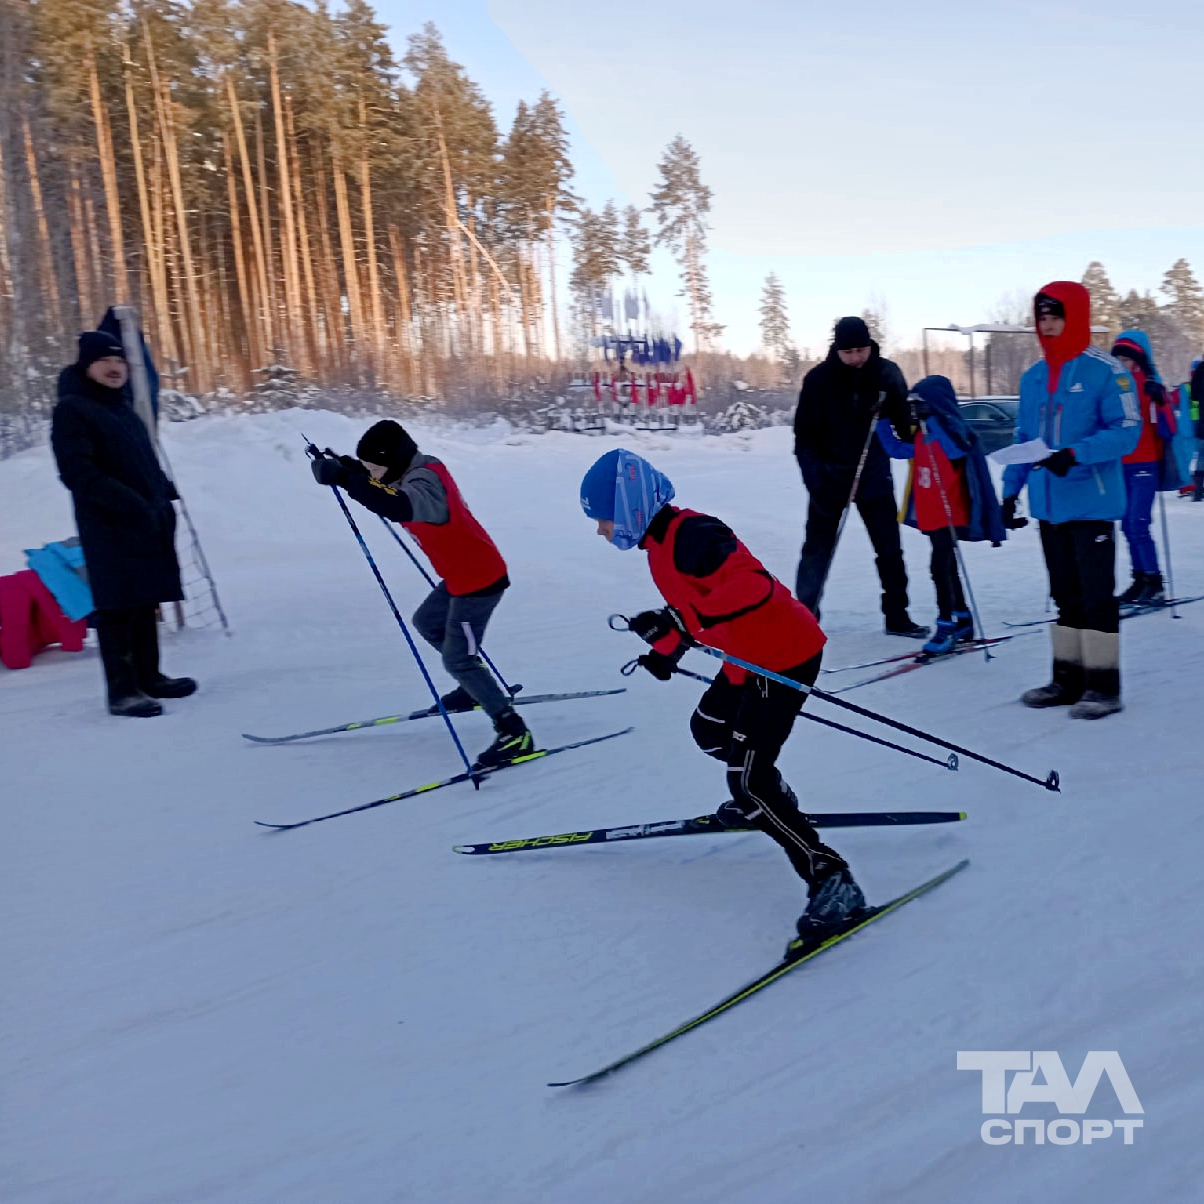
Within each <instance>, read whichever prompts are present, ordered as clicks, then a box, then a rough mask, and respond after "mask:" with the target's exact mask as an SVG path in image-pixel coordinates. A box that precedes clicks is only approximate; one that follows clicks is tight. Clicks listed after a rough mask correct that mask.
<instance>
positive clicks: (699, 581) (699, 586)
mask: <svg viewBox="0 0 1204 1204" xmlns="http://www.w3.org/2000/svg"><path fill="white" fill-rule="evenodd" d="M696 516H698V511H697V510H679V511H678V512H677V513H676V514H675V515H674V516H673V518H672V519H670V521H669V527H668V530H667V531H666V532H665V538H664V539H663V540H661V541H659V542H657V541H656V540H655V539H646V540H645V541H644V547H645V549H646V551H647V552H648V567H649V569H651V571H652V580H653V581H655V582H656V587H657V589H659V590H660V592H661V594H662V595H663V596H664V599H665V601H666V602H668V603H669V605H670V606H673V607H675V608H676V609H677V610H679V611H680V612H681V615H682V618H683V619H684V620H685V623H686V627H687V628H688V630H689V632H690V634H691V635H692V636H693V637H694V638H695V639H696V640H697V641H698V642H699V643H700V644H707V645H709V646H710V647H712V648H718V649H719V650H720V651H722V652H727V653H730V654H731V655H732V656H738V657H739V658H740V659H741V660H746V661H751V662H752V663H753V664H754V665H760V666H761V667H762V668H763V669H771V670H773V671H774V672H775V673H781V672H782V671H783V670H785V669H793V668H794V667H795V666H796V665H801V664H802V663H803V662H804V661H809V660H810V659H811V658H812V657H813V656H814V655H815V654H816V653H817V652H818V651H819V650H820V649H821V648H822V647H823V646H824V644H825V643H827V636H825V635H824V633H823V632H822V631H821V630H820V626H819V623H818V622H817V621H816V619H815V616H814V615H813V614H812V613H811V612H810V611H809V610H808V609H807V608H806V607H805V606H804V605H803V604H802V603H801V602H799V601H798V600H797V599H796V598H795V597H794V596H793V595H792V594H791V593H790V591H789V590H788V589H787V588H786V587H785V586H784V585H783V584H782V583H781V582H780V581H779V580H778V579H777V578H776V577H774V576H773V575H772V574H771V573H770V572H769V571H768V570H767V569H766V568H765V566H764V565H763V564H762V563H761V562H760V561H759V560H758V559H757V558H756V557H755V556H754V555H753V554H752V553H751V552H750V551H749V550H748V549H747V548H746V547H745V546H744V545H743V544H742V543H741V542H740V541H739V540H737V541H736V550H735V551H734V552H733V553H732V554H731V555H730V556H729V557H728V558H727V559H726V560H725V561H724V562H723V563H722V564H721V565H720V566H719V568H718V569H716V570H715V572H713V573H712V574H711V575H710V576H709V577H689V576H686V574H684V573H680V572H678V570H677V568H676V566H675V565H674V563H673V546H674V543H675V542H676V540H677V531H678V528H679V527H680V526H681V524H682V522H683V521H684V520H685V519H687V518H693V517H696ZM662 651H666V649H662ZM723 672H724V674H725V675H726V676H727V677H728V679H729V680H731V681H733V682H736V683H739V682H742V681H743V680H744V678H745V676H746V672H745V670H743V669H740V668H737V667H736V666H735V665H725V666H724V667H723Z"/></svg>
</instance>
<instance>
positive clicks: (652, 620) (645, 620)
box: [627, 606, 694, 680]
mask: <svg viewBox="0 0 1204 1204" xmlns="http://www.w3.org/2000/svg"><path fill="white" fill-rule="evenodd" d="M627 626H628V629H629V630H631V631H634V632H635V633H636V635H638V636H639V637H640V639H641V640H643V641H644V643H645V644H655V643H657V642H658V641H659V640H663V639H664V638H665V636H667V635H668V634H669V633H670V632H673V631H676V632H677V633H678V635H680V636H681V637H682V638H683V639H686V640H689V641H690V642H691V643H693V642H694V641H693V639H692V637H691V636H690V633H689V631H688V630H687V628H686V623H685V620H684V619H683V618H682V617H681V614H680V612H678V611H677V610H675V609H674V608H673V607H672V606H666V607H665V608H664V610H643V611H641V612H640V613H639V614H638V615H636V616H635V618H634V619H631V620H630V621H629V622H628V624H627ZM645 667H646V666H645ZM666 680H668V679H667V678H666Z"/></svg>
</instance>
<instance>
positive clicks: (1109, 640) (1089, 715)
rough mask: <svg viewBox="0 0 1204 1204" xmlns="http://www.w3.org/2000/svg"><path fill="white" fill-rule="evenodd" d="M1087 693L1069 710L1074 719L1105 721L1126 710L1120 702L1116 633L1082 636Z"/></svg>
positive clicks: (1088, 632) (1118, 643)
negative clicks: (1108, 717)
mask: <svg viewBox="0 0 1204 1204" xmlns="http://www.w3.org/2000/svg"><path fill="white" fill-rule="evenodd" d="M1083 669H1084V680H1085V684H1086V687H1087V688H1086V689H1085V690H1084V691H1083V697H1082V698H1081V699H1080V700H1079V701H1078V702H1076V703H1075V704H1074V706H1072V707H1071V708H1070V717H1071V718H1072V719H1104V718H1106V717H1107V716H1108V715H1115V714H1116V712H1117V711H1122V710H1124V703H1122V702H1121V700H1120V636H1119V634H1118V633H1116V632H1114V631H1084V632H1083Z"/></svg>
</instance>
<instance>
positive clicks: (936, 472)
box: [920, 418, 995, 661]
mask: <svg viewBox="0 0 1204 1204" xmlns="http://www.w3.org/2000/svg"><path fill="white" fill-rule="evenodd" d="M920 433H921V434H922V435H923V436H924V442H925V443H927V442H928V423H927V422H925V421H924V419H923V418H921V419H920ZM932 475H933V477H934V478H935V480H936V487H937V490H938V491H939V493H940V495H941V505H942V506H943V507H944V508H945V521H946V522H947V523H948V524H949V535H950V537H951V538H952V539H953V554H954V555H955V556H956V557H957V567H958V571H959V572H960V573H961V575H962V580H963V581H965V583H966V596H967V597H968V598H969V599H970V610H971V611H972V612H973V615H974V623H975V626H977V628H978V638H979V639H980V640H985V639H986V638H987V631H986V628H985V627H983V625H982V619H981V617H980V616H979V613H978V603H977V602H975V601H974V588H973V586H971V584H970V574H969V573H968V572H967V571H966V562H965V559H964V558H963V556H962V544H961V540H960V539H958V537H957V528H956V527H955V526H954V525H953V511H952V510H951V509H950V507H949V498H948V496H947V495H946V493H945V486H944V483H943V482H942V481H941V473H940V469H938V468H937V466H936V456H935V455H934V456H932ZM982 654H983V656H984V657H985V658H986V659H987V660H989V661H991V660H994V659H995V658H994V657H993V656H992V655H991V650H990V648H988V647H987V646H986V644H984V645H983V646H982Z"/></svg>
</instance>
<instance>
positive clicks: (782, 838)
mask: <svg viewBox="0 0 1204 1204" xmlns="http://www.w3.org/2000/svg"><path fill="white" fill-rule="evenodd" d="M672 497H673V485H672V483H671V482H670V481H669V480H668V478H666V477H665V476H663V475H662V474H661V473H659V472H658V471H657V470H656V469H655V468H653V466H652V465H651V464H649V463H648V462H647V461H646V460H644V459H642V458H641V457H640V456H637V455H635V454H634V453H633V452H629V451H625V450H623V449H618V450H616V451H611V452H607V453H606V455H604V456H602V457H601V458H600V459H599V460H598V461H597V462H596V463H595V464H594V465H593V467H592V468H590V470H589V472H587V473H586V475H585V479H584V480H583V481H582V483H581V506H582V509H583V510H584V511H585V513H586V515H587V516H588V517H590V518H592V519H595V520H596V521H597V523H598V534H599V535H601V536H603V537H604V538H605V539H607V540H608V541H609V542H610V543H613V544H614V545H615V546H616V547H619V548H624V549H627V548H632V547H637V546H638V547H640V548H642V549H643V550H644V551H645V552H647V553H648V567H649V569H650V570H651V572H652V579H653V581H654V582H655V583H656V586H657V588H658V589H659V590H660V592H661V594H662V595H663V596H664V599H665V601H666V602H667V603H668V606H666V607H665V608H664V609H663V610H648V611H644V612H643V613H642V614H638V615H636V616H635V618H633V619H632V620H631V622H630V626H631V630H632V631H634V632H635V633H636V634H637V635H638V636H640V638H641V639H643V640H644V641H645V642H646V643H648V644H651V645H652V651H651V652H648V653H645V654H644V655H643V656H641V657H640V658H639V660H640V664H641V665H642V666H643V667H644V668H645V669H647V670H648V672H649V673H651V674H652V675H653V677H655V678H657V679H658V680H660V681H668V680H669V679H670V678H671V677H672V676H673V671H674V669H675V668H676V666H677V662H678V661H679V660H680V659H681V657H682V656H683V654H684V653H685V651H686V650H687V649H688V648H689V647H690V645H691V644H693V643H695V642H697V643H700V644H707V645H709V646H710V647H712V648H718V649H720V650H721V651H724V652H728V653H730V654H731V655H732V656H738V657H740V658H741V659H742V660H748V661H752V662H753V663H755V664H759V665H761V666H763V667H764V668H766V669H770V670H772V671H774V672H777V673H781V674H783V675H784V676H786V677H790V678H793V679H794V680H795V681H798V682H801V683H803V684H804V685H813V684H814V682H815V679H816V677H817V676H818V675H819V665H820V658H821V650H822V648H823V646H824V643H825V642H826V637H825V635H824V633H823V632H822V631H821V630H820V627H819V624H818V623H817V622H816V620H815V617H814V616H813V615H812V614H811V612H810V611H809V610H808V609H807V608H806V607H805V606H804V605H803V604H802V603H801V602H798V601H797V600H796V599H795V598H794V597H793V596H792V595H791V593H790V591H789V590H788V589H787V588H786V587H785V586H784V585H783V584H782V583H781V582H780V581H778V580H776V579H775V578H774V577H773V576H772V575H771V574H770V573H769V572H768V571H767V570H766V569H765V567H764V566H763V565H762V564H761V562H760V561H759V560H757V558H756V557H755V556H753V554H752V553H751V552H750V551H749V550H748V549H747V548H746V547H745V546H744V545H743V544H742V543H741V542H740V541H739V540H738V539H737V538H736V537H735V535H734V534H733V533H732V532H731V530H729V528H728V527H727V526H725V525H724V524H723V523H722V522H720V521H719V519H717V518H712V517H711V516H709V515H706V514H699V513H697V512H696V511H693V510H679V509H677V507H675V506H671V505H669V501H670V500H671V499H672ZM805 697H806V696H805V694H803V693H802V692H801V691H799V690H793V689H791V688H790V687H788V686H784V685H782V684H781V683H779V682H775V681H772V680H770V679H768V678H765V677H760V676H758V675H755V674H750V673H746V672H745V671H744V670H743V669H740V668H737V667H736V666H734V665H730V664H725V665H724V666H723V668H722V670H721V671H720V672H719V674H718V675H717V676H716V678H715V681H714V683H713V684H712V685H711V686H710V687H709V689H708V690H707V691H706V693H705V694H703V696H702V698H701V700H700V701H699V703H698V707H697V709H696V710H695V711H694V715H693V718H692V719H691V720H690V730H691V733H692V734H693V736H694V739H695V741H696V742H697V744H698V746H699V748H701V749H702V751H703V752H705V753H706V754H707V755H708V756H711V757H715V758H716V759H717V760H720V761H723V762H725V764H726V765H727V780H728V788H729V789H730V790H731V792H732V802H731V803H726V804H724V807H723V808H721V813H720V818H721V819H722V818H723V815H724V813H726V814H728V815H730V816H731V818H732V819H733V820H734V821H735V822H736V823H739V824H745V823H750V824H753V825H755V826H756V827H758V828H760V829H761V831H763V832H764V833H765V834H766V835H767V836H769V837H771V838H772V839H773V840H775V841H776V842H777V843H778V844H779V845H781V846H782V848H783V849H784V850H785V852H786V856H787V857H789V858H790V863H791V865H793V866H794V869H795V871H796V872H797V873H798V875H799V877H801V878H802V879H803V881H804V882H806V883H807V889H808V897H809V902H808V905H807V910H806V912H805V913H804V914H803V916H802V917H800V919H799V921H798V933H799V935H798V939H797V940H795V941H792V942H791V944H790V946H789V948H788V949H787V956H788V957H793V956H798V955H800V954H802V953H805V952H806V951H807V950H808V949H811V948H814V947H815V945H816V944H818V943H819V942H821V941H822V940H823V939H824V938H825V937H827V936H830V935H832V934H833V933H834V932H837V931H839V930H841V929H842V928H846V927H848V926H849V924H851V923H854V922H856V920H858V919H859V918H861V917H862V916H863V914H864V913H865V911H866V903H865V897H864V896H863V895H862V893H861V888H860V887H859V886H858V885H857V883H856V882H855V881H854V880H853V876H852V874H851V873H850V872H849V867H848V864H847V863H846V862H845V860H844V859H843V858H842V857H841V856H840V854H839V853H837V852H835V851H834V850H833V849H830V848H828V846H827V845H825V844H823V843H822V842H821V841H820V839H819V836H818V834H817V833H816V831H815V829H814V828H813V827H812V826H811V824H810V823H808V821H807V817H806V816H805V815H804V814H803V813H802V812H801V811H800V810H799V805H798V799H797V798H796V797H795V795H794V792H793V791H792V790H791V789H790V787H789V786H788V785H787V784H786V782H785V781H784V780H783V779H782V775H781V774H780V773H779V772H778V769H777V765H776V761H777V757H778V754H779V753H780V752H781V750H782V745H783V744H785V742H786V738H787V737H788V736H789V735H790V730H791V728H792V727H793V726H794V720H795V718H796V717H797V715H798V713H799V710H800V709H801V707H802V705H803V702H804V700H805Z"/></svg>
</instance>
